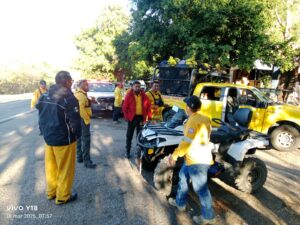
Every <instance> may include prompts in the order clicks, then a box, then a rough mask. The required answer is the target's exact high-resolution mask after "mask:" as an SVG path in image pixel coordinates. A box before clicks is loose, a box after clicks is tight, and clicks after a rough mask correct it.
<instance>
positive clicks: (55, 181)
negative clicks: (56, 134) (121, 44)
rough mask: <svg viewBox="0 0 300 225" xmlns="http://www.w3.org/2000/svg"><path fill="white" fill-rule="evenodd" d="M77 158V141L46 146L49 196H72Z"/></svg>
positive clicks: (58, 197) (63, 198) (65, 197)
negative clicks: (62, 144)
mask: <svg viewBox="0 0 300 225" xmlns="http://www.w3.org/2000/svg"><path fill="white" fill-rule="evenodd" d="M75 160H76V141H75V142H73V143H72V144H70V145H65V146H49V145H47V144H46V146H45V172H46V183H47V196H48V198H51V197H54V196H56V203H57V202H58V200H60V201H66V200H68V199H69V198H70V195H71V191H72V186H73V181H74V175H75Z"/></svg>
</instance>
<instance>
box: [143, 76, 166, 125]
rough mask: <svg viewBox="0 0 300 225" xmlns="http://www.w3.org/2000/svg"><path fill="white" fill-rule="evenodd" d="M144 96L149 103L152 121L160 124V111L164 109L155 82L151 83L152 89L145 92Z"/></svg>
mask: <svg viewBox="0 0 300 225" xmlns="http://www.w3.org/2000/svg"><path fill="white" fill-rule="evenodd" d="M146 95H147V96H148V98H149V100H150V102H151V113H152V121H156V122H161V121H162V120H163V118H162V110H163V108H164V101H163V99H162V97H161V94H160V92H159V83H158V81H157V80H155V81H153V83H152V87H151V89H150V90H149V91H147V92H146Z"/></svg>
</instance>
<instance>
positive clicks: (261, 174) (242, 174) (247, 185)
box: [235, 157, 268, 193]
mask: <svg viewBox="0 0 300 225" xmlns="http://www.w3.org/2000/svg"><path fill="white" fill-rule="evenodd" d="M267 174H268V170H267V167H266V164H265V163H264V162H263V161H261V160H260V159H258V158H254V157H249V158H246V159H245V160H244V162H243V164H242V166H241V167H240V171H239V172H238V175H237V176H236V177H235V185H236V187H237V188H238V189H239V190H240V191H243V192H246V193H253V192H256V191H258V190H259V189H260V188H262V186H263V185H264V183H265V182H266V179H267Z"/></svg>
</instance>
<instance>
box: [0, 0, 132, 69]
mask: <svg viewBox="0 0 300 225" xmlns="http://www.w3.org/2000/svg"><path fill="white" fill-rule="evenodd" d="M109 3H110V4H111V3H116V4H120V5H122V6H124V7H126V6H127V7H128V4H129V0H26V1H25V0H0V66H3V65H4V66H6V65H7V64H13V63H14V62H16V61H19V62H21V63H32V64H34V63H39V62H48V63H49V64H50V65H53V66H55V67H59V68H61V69H68V68H69V66H70V65H71V62H72V59H73V58H74V57H75V56H76V54H77V51H76V48H75V46H74V43H73V38H74V36H75V35H78V34H79V33H80V31H81V30H82V29H85V28H88V27H91V26H93V25H94V24H95V22H96V19H97V17H98V16H99V15H100V13H101V9H103V8H104V7H105V6H107V4H109Z"/></svg>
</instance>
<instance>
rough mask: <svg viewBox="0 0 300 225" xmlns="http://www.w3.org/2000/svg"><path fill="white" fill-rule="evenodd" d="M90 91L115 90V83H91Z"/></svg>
mask: <svg viewBox="0 0 300 225" xmlns="http://www.w3.org/2000/svg"><path fill="white" fill-rule="evenodd" d="M89 89H90V90H89V92H114V89H115V87H114V85H113V84H110V83H89Z"/></svg>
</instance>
